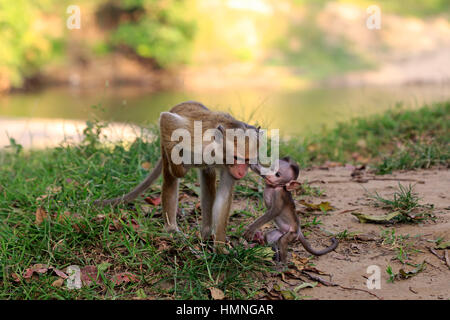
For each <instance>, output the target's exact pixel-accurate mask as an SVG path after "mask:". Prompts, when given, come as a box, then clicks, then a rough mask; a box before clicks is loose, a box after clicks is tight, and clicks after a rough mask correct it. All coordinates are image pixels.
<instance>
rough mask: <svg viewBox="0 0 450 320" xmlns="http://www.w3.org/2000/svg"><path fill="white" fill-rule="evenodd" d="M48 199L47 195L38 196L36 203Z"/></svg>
mask: <svg viewBox="0 0 450 320" xmlns="http://www.w3.org/2000/svg"><path fill="white" fill-rule="evenodd" d="M46 198H48V194H43V195H42V196H39V197H37V198H36V201H42V200H44V199H46Z"/></svg>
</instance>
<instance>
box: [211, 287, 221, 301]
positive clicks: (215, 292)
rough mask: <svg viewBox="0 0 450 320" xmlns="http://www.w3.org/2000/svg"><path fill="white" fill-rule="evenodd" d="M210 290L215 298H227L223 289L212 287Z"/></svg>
mask: <svg viewBox="0 0 450 320" xmlns="http://www.w3.org/2000/svg"><path fill="white" fill-rule="evenodd" d="M209 292H210V293H211V297H212V298H213V299H214V300H223V298H225V294H224V293H223V291H222V290H220V289H218V288H214V287H210V288H209Z"/></svg>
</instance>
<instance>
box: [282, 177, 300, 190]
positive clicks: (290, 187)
mask: <svg viewBox="0 0 450 320" xmlns="http://www.w3.org/2000/svg"><path fill="white" fill-rule="evenodd" d="M301 186H302V184H301V183H300V182H298V181H297V180H291V181H289V182H288V183H287V184H286V190H287V191H293V190H296V189H298V188H300V187H301Z"/></svg>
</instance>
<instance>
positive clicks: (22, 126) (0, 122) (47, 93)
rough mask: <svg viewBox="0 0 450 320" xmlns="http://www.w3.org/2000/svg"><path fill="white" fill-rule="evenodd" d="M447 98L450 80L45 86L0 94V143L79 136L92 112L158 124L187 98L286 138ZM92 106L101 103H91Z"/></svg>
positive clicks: (125, 120)
mask: <svg viewBox="0 0 450 320" xmlns="http://www.w3.org/2000/svg"><path fill="white" fill-rule="evenodd" d="M449 99H450V86H449V85H446V86H443V85H442V86H439V85H434V86H405V87H365V88H324V89H308V90H302V91H282V92H277V91H260V90H250V89H245V90H240V89H235V90H227V91H205V92H183V91H165V92H156V93H155V92H153V93H143V92H142V90H137V89H125V88H122V89H120V90H119V89H116V88H105V89H104V90H101V91H100V92H99V91H95V92H79V91H76V90H69V89H51V90H50V89H49V90H44V91H42V92H36V93H30V94H13V95H9V96H4V97H0V146H5V145H7V144H9V138H8V136H10V137H14V138H15V139H16V140H19V141H18V142H19V143H20V142H22V143H25V145H30V144H31V145H33V146H35V144H33V143H32V140H34V141H35V142H36V141H38V140H39V139H37V138H39V137H47V138H50V139H51V140H53V143H45V142H42V141H41V142H40V143H38V144H39V146H43V145H46V144H48V145H50V144H54V142H55V141H57V140H58V139H61V138H62V137H64V132H63V131H64V130H65V129H64V128H66V129H67V130H69V131H74V129H73V128H70V125H73V124H75V125H76V127H77V129H76V130H75V131H77V132H78V133H80V132H81V131H82V129H80V128H81V127H82V125H83V123H84V122H85V121H86V120H88V119H90V118H93V117H94V116H96V117H97V118H101V119H104V120H109V121H113V122H120V123H133V124H149V123H155V124H156V123H157V120H158V117H159V114H160V113H161V112H162V111H166V110H168V109H170V108H171V107H172V106H174V105H175V104H177V103H180V102H182V101H187V100H196V101H200V102H202V103H203V104H205V105H206V106H207V107H209V108H210V109H215V110H222V111H227V112H230V113H231V114H232V115H234V116H235V117H236V118H238V119H240V120H244V121H248V122H250V123H252V124H259V125H261V126H262V127H263V128H269V129H272V128H278V129H280V133H281V135H282V136H284V137H287V136H302V135H307V134H309V133H311V132H317V131H320V130H322V129H323V128H324V127H327V128H330V127H332V126H333V125H335V124H336V123H337V122H339V121H346V120H349V119H351V118H354V117H361V116H367V115H370V114H374V113H380V112H382V111H384V110H386V109H388V108H392V107H395V105H396V104H398V103H400V102H401V103H402V105H403V106H404V107H406V108H417V107H420V106H422V105H423V104H424V103H432V102H435V101H444V100H449ZM93 105H96V106H98V107H99V108H92V106H93ZM49 119H53V120H51V121H50V120H49ZM73 120H76V121H73ZM61 124H65V125H61ZM80 126H81V127H80ZM66 133H67V132H66ZM7 134H8V135H7ZM33 136H34V139H32V138H31V137H33ZM24 139H28V140H30V139H31V140H30V141H31V142H30V141H28V140H27V141H25V142H24ZM41 140H42V139H41ZM44 140H45V139H44Z"/></svg>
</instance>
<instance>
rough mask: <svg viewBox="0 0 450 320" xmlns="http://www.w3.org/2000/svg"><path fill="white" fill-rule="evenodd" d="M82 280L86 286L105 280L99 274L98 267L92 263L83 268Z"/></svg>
mask: <svg viewBox="0 0 450 320" xmlns="http://www.w3.org/2000/svg"><path fill="white" fill-rule="evenodd" d="M81 281H82V282H83V285H85V286H89V285H90V284H91V283H96V284H101V283H102V282H103V281H102V279H101V278H100V277H99V276H98V270H97V267H96V266H92V265H89V266H85V267H83V268H81Z"/></svg>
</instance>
